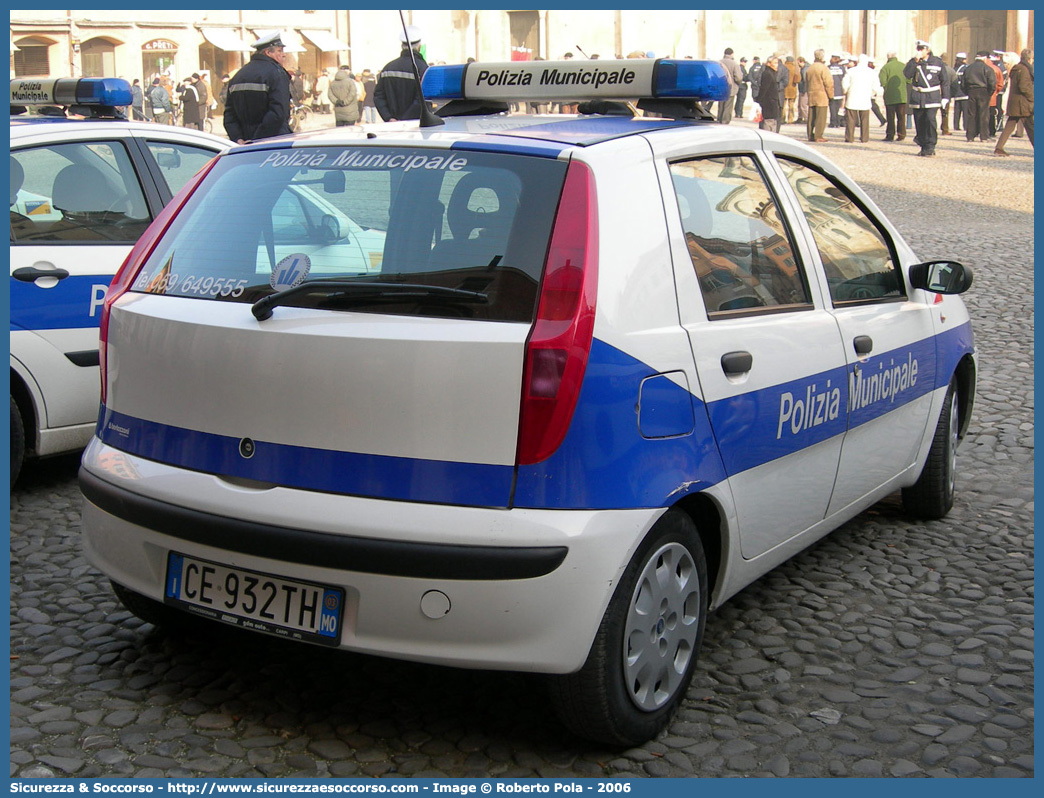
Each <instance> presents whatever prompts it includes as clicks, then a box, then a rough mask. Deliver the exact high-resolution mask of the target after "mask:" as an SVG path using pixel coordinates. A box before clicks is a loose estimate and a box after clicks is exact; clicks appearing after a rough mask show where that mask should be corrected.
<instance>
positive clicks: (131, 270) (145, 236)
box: [98, 158, 217, 404]
mask: <svg viewBox="0 0 1044 798" xmlns="http://www.w3.org/2000/svg"><path fill="white" fill-rule="evenodd" d="M215 163H217V158H211V159H210V161H209V162H207V164H206V165H205V166H204V167H203V168H202V169H200V170H199V171H198V172H197V173H196V174H195V175H193V177H192V178H191V179H190V180H189V181H188V183H186V184H185V185H184V186H183V187H182V189H181V191H179V192H178V193H177V194H175V195H174V197H173V199H171V201H170V202H168V203H167V205H166V207H164V208H163V210H162V211H160V213H159V215H158V216H157V217H156V218H155V219H154V220H153V221H152V224H150V225H149V226H148V228H147V229H146V230H145V232H144V233H142V235H141V238H139V239H138V242H137V243H136V244H135V245H134V248H133V249H131V251H130V253H128V255H127V257H126V259H125V260H124V261H123V265H122V266H120V269H119V271H118V272H116V276H115V277H113V278H112V282H111V283H109V289H108V290H107V291H106V292H105V300H104V302H103V303H102V311H101V321H100V323H99V329H98V365H99V366H100V367H101V403H102V404H105V399H106V396H107V395H108V375H107V372H108V368H107V360H108V358H107V352H106V350H107V349H108V343H109V314H110V313H111V311H112V306H113V304H114V303H115V302H116V300H117V299H119V298H120V297H121V296H123V295H124V294H125V293H127V291H128V290H130V287H131V285H133V284H134V280H135V278H136V277H137V276H138V272H140V271H141V267H142V266H144V265H145V261H147V260H148V259H149V255H151V254H152V250H153V249H154V248H155V246H156V244H157V243H158V242H159V240H160V239H161V238H163V234H164V233H166V232H167V228H168V227H170V224H171V222H173V221H174V219H175V217H176V216H177V215H178V212H179V211H180V210H181V209H182V207H183V206H184V205H185V203H186V202H187V201H188V198H189V197H190V196H192V193H193V192H194V191H195V190H196V187H197V186H198V185H199V184H200V181H202V180H203V178H204V177H205V176H206V174H207V172H209V171H210V170H211V169H212V168H213V167H214V164H215Z"/></svg>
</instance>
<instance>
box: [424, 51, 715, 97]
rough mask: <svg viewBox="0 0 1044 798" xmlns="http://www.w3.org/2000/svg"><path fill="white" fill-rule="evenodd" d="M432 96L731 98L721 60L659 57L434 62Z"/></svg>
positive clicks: (427, 86) (427, 89)
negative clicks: (443, 64)
mask: <svg viewBox="0 0 1044 798" xmlns="http://www.w3.org/2000/svg"><path fill="white" fill-rule="evenodd" d="M422 88H423V91H424V97H425V98H426V99H428V100H434V101H439V102H441V101H446V100H499V101H502V102H520V101H524V100H571V101H574V102H575V101H577V100H595V99H602V100H634V99H641V98H650V99H662V98H668V97H669V98H672V99H691V100H702V101H712V100H727V99H728V97H729V82H728V78H727V77H726V76H725V68H724V67H722V66H721V64H719V63H718V62H717V61H693V60H689V59H684V60H676V59H668V58H659V59H656V60H647V59H605V60H595V61H501V62H493V63H486V62H478V61H476V62H474V63H471V64H454V65H450V66H430V67H428V69H427V71H426V72H425V73H424V79H423V82H422Z"/></svg>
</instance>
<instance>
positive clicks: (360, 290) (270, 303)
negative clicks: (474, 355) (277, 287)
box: [250, 280, 488, 321]
mask: <svg viewBox="0 0 1044 798" xmlns="http://www.w3.org/2000/svg"><path fill="white" fill-rule="evenodd" d="M313 293H314V294H325V295H327V296H336V295H337V294H356V295H359V294H362V295H370V296H376V297H390V296H395V297H401V298H403V299H408V298H410V297H425V298H430V297H446V298H452V299H455V300H456V301H458V302H481V303H485V302H487V301H488V297H487V296H486V294H483V293H482V292H481V291H466V290H464V289H463V288H448V287H446V286H441V285H416V284H413V283H360V282H356V281H354V280H312V281H310V282H304V283H301V284H300V285H295V286H294V287H293V288H286V289H284V290H282V291H277V292H276V293H274V294H269V295H268V296H265V297H261V299H259V300H257V302H255V303H254V304H253V305H252V306H251V307H250V312H251V313H253V314H254V318H256V319H257V320H258V321H264V320H265V319H269V318H271V317H272V309H273V308H276V307H278V306H279V305H283V304H286V300H288V299H292V298H293V297H295V296H298V295H300V294H313Z"/></svg>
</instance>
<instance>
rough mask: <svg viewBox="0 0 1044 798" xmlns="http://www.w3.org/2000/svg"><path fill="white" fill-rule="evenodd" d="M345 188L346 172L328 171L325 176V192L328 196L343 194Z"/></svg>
mask: <svg viewBox="0 0 1044 798" xmlns="http://www.w3.org/2000/svg"><path fill="white" fill-rule="evenodd" d="M344 187H345V180H344V172H342V171H340V170H328V171H327V172H326V174H324V175H323V191H325V192H326V193H327V194H343V193H344Z"/></svg>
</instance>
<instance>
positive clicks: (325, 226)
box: [319, 213, 341, 244]
mask: <svg viewBox="0 0 1044 798" xmlns="http://www.w3.org/2000/svg"><path fill="white" fill-rule="evenodd" d="M319 236H320V238H322V240H323V242H324V243H327V244H332V243H334V242H335V241H339V240H340V239H341V223H340V222H338V221H337V217H336V216H334V215H333V214H330V213H324V214H323V216H322V218H321V219H320V220H319Z"/></svg>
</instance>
